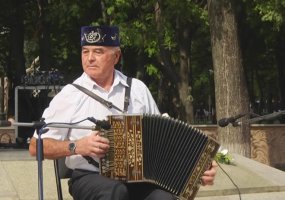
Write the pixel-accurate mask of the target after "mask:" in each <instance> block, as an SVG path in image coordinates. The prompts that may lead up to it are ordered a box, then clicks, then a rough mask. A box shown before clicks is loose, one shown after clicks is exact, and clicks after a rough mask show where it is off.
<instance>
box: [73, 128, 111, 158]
mask: <svg viewBox="0 0 285 200" xmlns="http://www.w3.org/2000/svg"><path fill="white" fill-rule="evenodd" d="M109 148H110V146H109V140H108V139H107V138H104V137H102V136H100V132H99V131H93V132H92V133H91V134H90V135H89V136H86V137H83V138H81V139H79V140H77V141H76V154H80V155H83V156H93V157H97V158H102V157H104V156H105V154H106V153H107V152H108V150H109Z"/></svg>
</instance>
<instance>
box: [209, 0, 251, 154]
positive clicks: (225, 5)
mask: <svg viewBox="0 0 285 200" xmlns="http://www.w3.org/2000/svg"><path fill="white" fill-rule="evenodd" d="M208 9H209V20H210V30H211V44H212V55H213V66H214V79H215V95H216V114H217V120H219V119H221V118H225V117H231V116H235V115H237V114H247V113H249V110H250V109H249V99H248V91H247V86H246V81H245V75H244V70H243V65H242V55H241V49H240V44H239V38H238V31H237V21H236V13H235V5H234V1H233V0H225V1H220V0H208ZM247 118H248V116H247V117H244V118H243V119H242V122H243V121H245V120H246V119H247ZM218 139H219V142H220V143H221V146H222V147H223V148H227V149H228V150H229V152H234V153H238V154H241V155H243V156H246V157H250V128H249V125H248V124H246V123H241V125H240V126H238V127H233V126H231V125H229V126H227V127H225V128H221V127H219V128H218Z"/></svg>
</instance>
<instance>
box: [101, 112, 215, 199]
mask: <svg viewBox="0 0 285 200" xmlns="http://www.w3.org/2000/svg"><path fill="white" fill-rule="evenodd" d="M109 122H110V124H111V127H112V128H111V129H110V130H109V131H104V133H103V134H104V135H105V137H107V138H108V139H109V140H110V150H109V152H108V153H107V155H106V156H105V157H104V158H102V159H101V161H100V173H101V174H102V175H104V176H107V177H110V178H112V179H116V180H121V181H125V182H150V183H153V184H155V185H157V186H158V187H160V188H161V189H163V190H165V191H168V192H171V193H172V194H174V195H176V196H177V197H178V198H179V199H183V200H184V199H187V200H188V199H194V197H195V196H196V193H197V192H198V190H199V186H200V180H201V179H200V178H201V176H202V175H203V173H204V171H205V170H207V169H208V168H209V166H210V164H211V162H212V160H213V158H214V156H215V154H216V153H217V151H218V149H219V146H220V145H219V144H218V143H217V142H216V141H215V140H214V139H212V138H210V137H209V136H207V135H205V134H204V133H202V132H201V131H200V130H198V129H196V128H193V127H192V126H190V125H189V124H187V123H185V122H182V121H179V120H177V119H173V118H170V117H162V116H161V115H151V114H143V115H113V116H109Z"/></svg>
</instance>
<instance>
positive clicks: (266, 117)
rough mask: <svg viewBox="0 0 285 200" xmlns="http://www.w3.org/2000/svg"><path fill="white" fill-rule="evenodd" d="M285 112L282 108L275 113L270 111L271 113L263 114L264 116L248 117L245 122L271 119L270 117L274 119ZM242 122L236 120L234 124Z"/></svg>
mask: <svg viewBox="0 0 285 200" xmlns="http://www.w3.org/2000/svg"><path fill="white" fill-rule="evenodd" d="M284 114H285V110H281V111H278V112H273V113H270V114H267V115H263V116H258V117H254V118H251V119H248V120H246V121H245V124H251V123H254V122H259V121H262V120H269V119H273V118H275V117H278V116H280V115H284ZM241 123H242V122H240V121H239V122H235V123H233V126H238V125H241Z"/></svg>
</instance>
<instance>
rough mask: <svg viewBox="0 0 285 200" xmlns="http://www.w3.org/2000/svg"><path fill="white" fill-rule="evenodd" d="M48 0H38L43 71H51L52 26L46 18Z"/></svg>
mask: <svg viewBox="0 0 285 200" xmlns="http://www.w3.org/2000/svg"><path fill="white" fill-rule="evenodd" d="M47 6H48V1H47V0H38V7H39V46H40V50H39V52H40V55H39V57H40V66H41V71H49V70H50V68H51V66H50V30H49V29H50V28H49V24H48V22H47V20H46V9H47Z"/></svg>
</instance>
